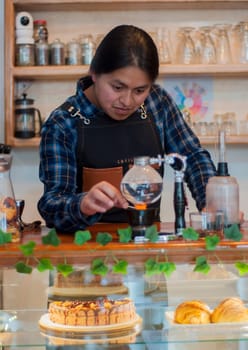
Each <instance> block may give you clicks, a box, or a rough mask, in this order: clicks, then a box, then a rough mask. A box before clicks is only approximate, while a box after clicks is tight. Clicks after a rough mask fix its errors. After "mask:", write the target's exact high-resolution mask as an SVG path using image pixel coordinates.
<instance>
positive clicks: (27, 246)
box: [19, 241, 36, 256]
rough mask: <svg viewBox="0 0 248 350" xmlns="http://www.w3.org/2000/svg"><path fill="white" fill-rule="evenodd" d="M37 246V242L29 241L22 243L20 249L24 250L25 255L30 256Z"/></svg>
mask: <svg viewBox="0 0 248 350" xmlns="http://www.w3.org/2000/svg"><path fill="white" fill-rule="evenodd" d="M35 246H36V243H35V242H34V241H29V242H28V243H26V244H22V245H20V247H19V248H20V250H21V251H22V253H23V255H24V256H30V255H32V254H33V253H34V248H35Z"/></svg>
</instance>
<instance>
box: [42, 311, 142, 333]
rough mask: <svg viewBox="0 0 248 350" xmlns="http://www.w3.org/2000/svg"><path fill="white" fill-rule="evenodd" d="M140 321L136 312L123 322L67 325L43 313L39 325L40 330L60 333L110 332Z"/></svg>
mask: <svg viewBox="0 0 248 350" xmlns="http://www.w3.org/2000/svg"><path fill="white" fill-rule="evenodd" d="M141 323H142V319H141V317H140V316H139V315H138V314H136V317H135V318H134V319H133V320H132V321H130V322H125V323H118V324H113V325H104V326H68V325H63V324H59V323H54V322H52V321H51V320H50V318H49V314H48V313H47V314H44V315H42V316H41V318H40V320H39V326H40V328H41V329H42V330H49V331H56V332H61V333H95V334H96V333H97V334H99V333H112V334H113V332H119V331H124V330H129V329H132V328H134V327H135V326H138V325H140V324H141Z"/></svg>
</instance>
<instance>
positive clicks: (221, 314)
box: [211, 297, 248, 323]
mask: <svg viewBox="0 0 248 350" xmlns="http://www.w3.org/2000/svg"><path fill="white" fill-rule="evenodd" d="M211 322H213V323H223V322H248V310H247V309H246V307H245V305H244V303H243V301H242V300H241V299H239V298H237V297H233V298H226V299H224V300H223V301H222V302H221V303H220V304H219V305H217V306H216V308H215V309H214V311H213V312H212V315H211Z"/></svg>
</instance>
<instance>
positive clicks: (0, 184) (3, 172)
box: [0, 154, 20, 242]
mask: <svg viewBox="0 0 248 350" xmlns="http://www.w3.org/2000/svg"><path fill="white" fill-rule="evenodd" d="M11 163H12V156H11V154H0V229H1V230H2V231H3V232H7V233H11V234H12V242H19V241H20V230H19V225H18V220H17V208H16V202H15V196H14V191H13V186H12V182H11V178H10V168H11Z"/></svg>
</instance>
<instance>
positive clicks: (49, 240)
mask: <svg viewBox="0 0 248 350" xmlns="http://www.w3.org/2000/svg"><path fill="white" fill-rule="evenodd" d="M42 243H43V244H50V245H52V246H54V247H58V246H59V245H60V239H59V237H58V235H57V232H56V230H55V229H54V228H53V229H52V230H50V231H49V232H48V234H47V235H46V236H43V237H42Z"/></svg>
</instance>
